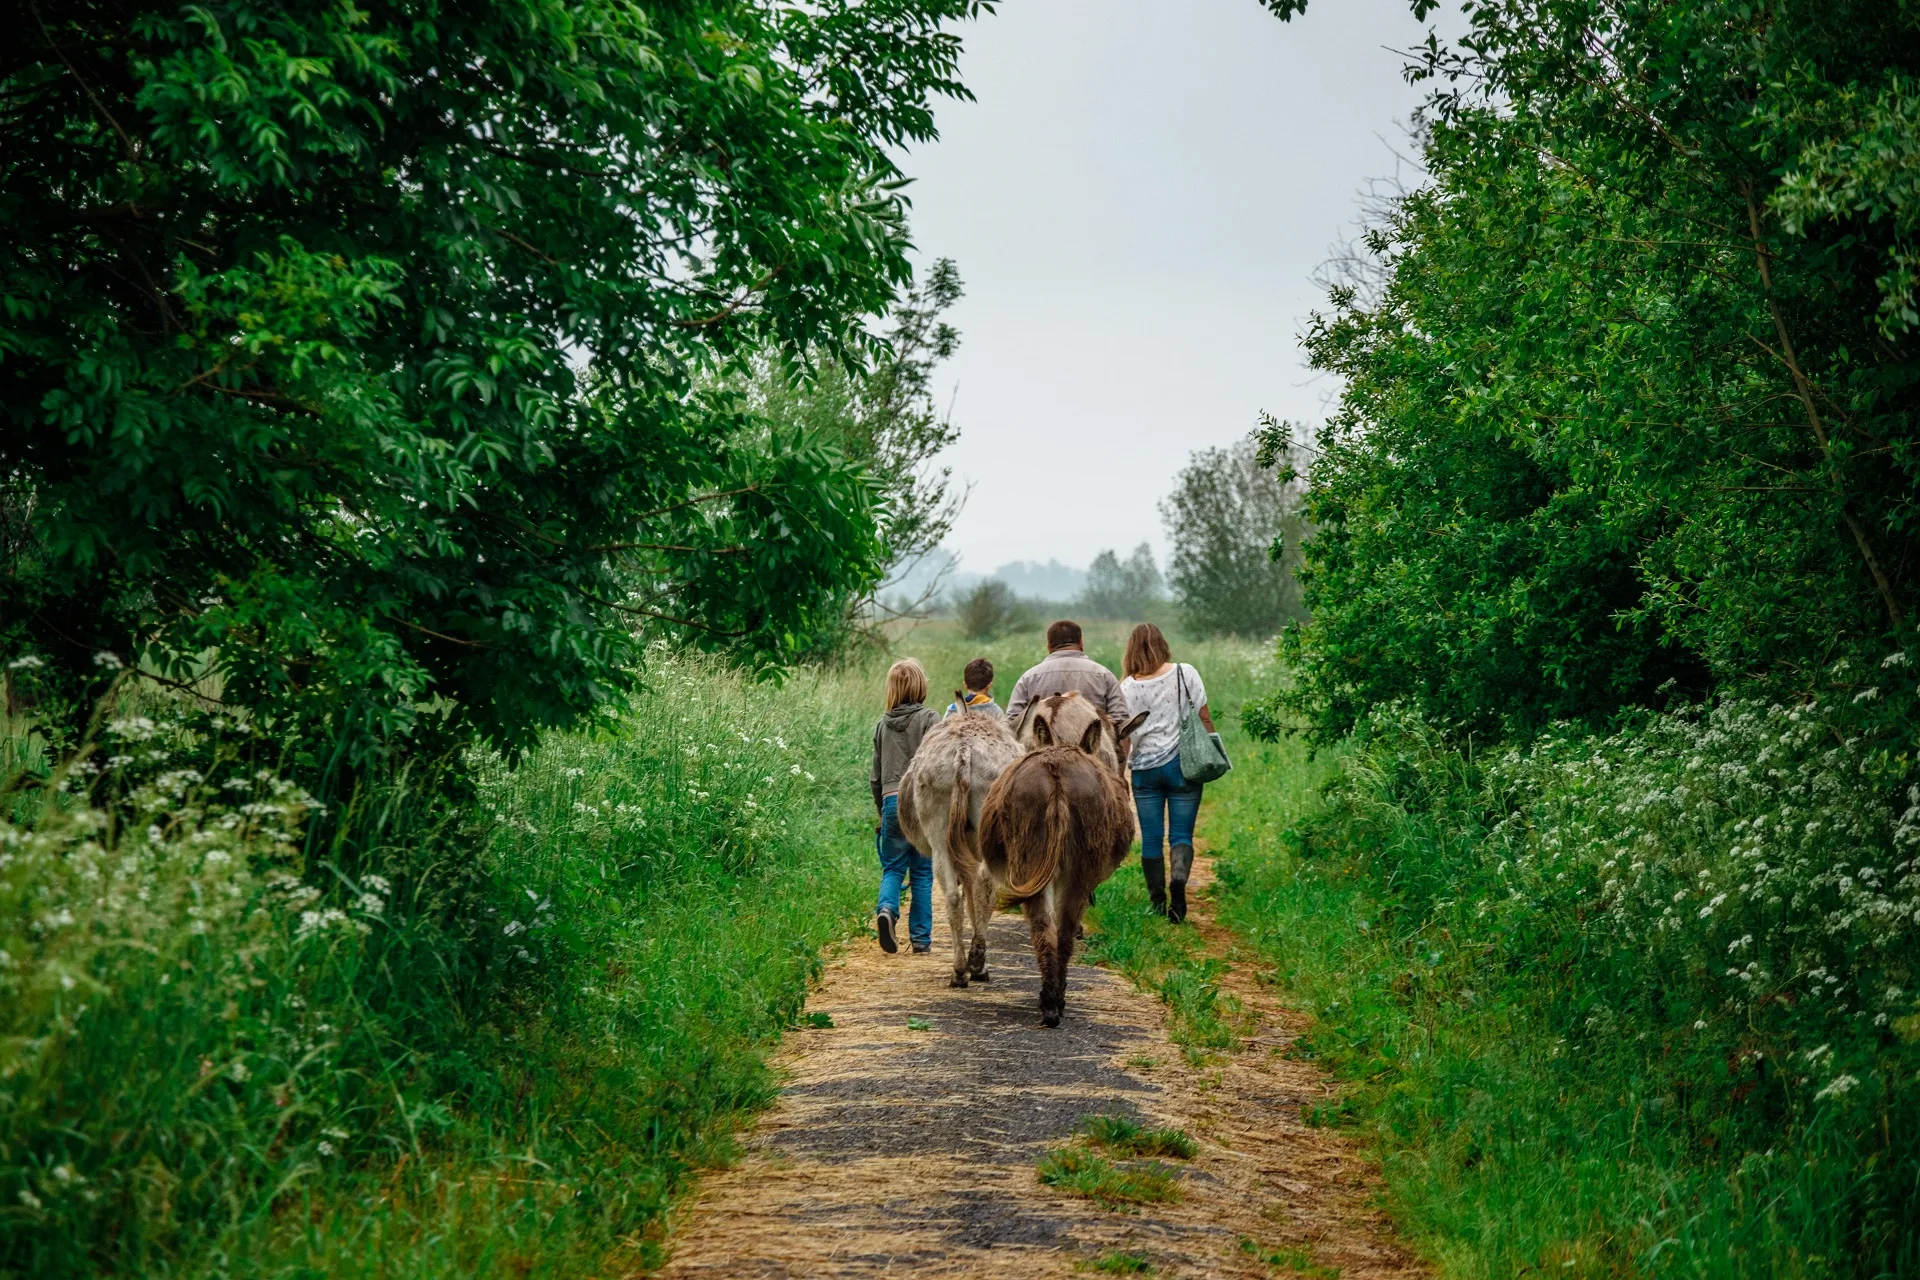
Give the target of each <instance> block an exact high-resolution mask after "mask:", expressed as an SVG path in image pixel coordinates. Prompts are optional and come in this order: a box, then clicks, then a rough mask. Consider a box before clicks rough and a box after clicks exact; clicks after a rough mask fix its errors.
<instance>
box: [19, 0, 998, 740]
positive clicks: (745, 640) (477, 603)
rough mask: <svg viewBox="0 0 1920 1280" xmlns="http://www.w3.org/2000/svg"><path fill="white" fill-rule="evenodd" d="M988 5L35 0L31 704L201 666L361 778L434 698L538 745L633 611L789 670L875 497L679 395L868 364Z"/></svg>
mask: <svg viewBox="0 0 1920 1280" xmlns="http://www.w3.org/2000/svg"><path fill="white" fill-rule="evenodd" d="M989 8H990V5H988V4H986V3H984V2H982V0H901V2H900V3H894V4H888V5H884V6H880V5H872V4H861V3H855V2H854V0H827V2H826V3H823V4H817V5H809V6H805V7H792V6H785V7H769V6H765V5H759V4H751V3H746V2H745V0H699V2H698V3H693V4H687V5H677V6H664V7H663V6H642V5H640V4H638V3H636V2H635V0H520V2H519V3H513V4H506V5H466V6H456V7H454V8H451V9H449V8H446V7H444V6H439V5H432V4H426V3H417V2H415V0H402V3H399V4H397V5H392V6H386V7H380V6H376V7H373V8H371V9H366V8H356V7H354V6H352V5H344V4H336V3H332V2H331V0H299V2H297V3H293V4H260V3H255V2H254V0H216V2H215V3H211V4H207V5H195V6H189V7H185V8H183V7H180V6H178V5H173V4H158V3H150V2H148V3H135V4H131V5H127V4H106V3H97V2H93V0H84V2H82V3H76V4H66V5H59V6H38V7H36V6H29V11H30V12H31V14H32V19H31V21H27V20H23V21H22V22H21V23H20V24H18V26H19V30H18V32H17V35H18V38H17V39H15V40H13V41H11V42H10V43H9V45H8V48H7V51H6V52H5V53H4V54H0V98H4V101H5V103H6V106H5V109H4V112H3V113H0V220H4V221H5V223H6V224H7V227H8V231H9V234H8V236H7V238H6V242H5V245H4V247H3V248H0V281H3V282H4V283H0V290H3V291H4V293H5V295H6V299H7V304H6V308H5V318H4V321H3V322H0V362H3V366H4V370H5V382H4V392H3V393H0V396H3V397H4V398H3V400H0V404H3V405H4V409H3V410H0V412H4V415H5V422H6V428H5V430H4V431H0V509H3V510H4V515H0V530H4V536H5V544H4V550H5V552H6V556H5V560H4V562H0V651H4V652H8V653H12V654H18V653H22V652H30V653H31V654H33V655H37V656H39V657H41V658H43V659H44V660H45V662H46V663H47V670H46V671H45V672H44V673H43V676H44V678H45V680H46V681H47V683H48V684H49V686H50V687H51V693H50V694H49V697H50V698H53V699H54V701H49V702H47V703H45V704H44V707H46V708H51V707H53V706H55V705H60V706H65V707H68V708H84V707H85V706H86V705H87V704H88V702H89V700H90V698H91V697H92V696H93V695H94V694H95V693H97V692H98V690H99V688H100V687H101V685H102V683H103V681H102V679H101V678H99V673H98V672H96V671H95V669H94V668H93V667H92V666H91V662H92V658H93V655H94V654H95V653H96V652H99V651H103V650H104V651H108V652H111V653H115V654H118V655H121V656H122V657H123V658H125V657H129V656H132V655H138V656H139V658H140V659H141V660H142V661H143V662H144V663H146V664H147V665H148V666H149V667H150V668H151V669H152V670H154V671H155V672H157V673H158V674H160V675H162V676H164V677H165V678H168V679H173V680H198V679H200V678H201V677H203V676H205V675H207V674H208V672H207V671H206V669H205V665H204V664H205V662H206V661H207V660H208V659H209V658H211V661H212V664H213V669H214V672H213V673H214V674H215V675H216V676H217V678H218V680H219V682H220V684H221V688H222V695H221V696H223V697H224V698H225V699H227V700H228V701H229V702H231V703H235V704H238V705H240V706H243V707H246V708H250V709H252V710H254V711H255V712H256V713H257V714H259V715H262V716H265V717H267V718H268V719H269V720H271V721H272V722H273V723H274V724H275V725H277V726H281V727H282V728H283V729H284V728H290V727H296V726H297V727H300V729H301V731H302V732H310V731H315V730H317V729H321V728H323V729H324V736H325V737H326V738H327V739H328V740H329V741H330V742H332V743H334V744H335V745H334V746H333V747H331V748H329V750H331V751H337V752H344V753H346V756H347V758H348V759H350V760H351V759H365V758H367V757H368V756H369V754H370V753H372V752H374V751H375V750H376V748H377V747H378V746H379V744H381V743H382V742H384V741H389V740H391V739H392V738H393V737H394V736H395V735H401V734H405V733H407V732H409V731H410V730H411V729H412V728H413V727H414V726H415V724H416V722H417V720H418V717H419V709H420V708H421V707H423V706H432V707H434V708H436V709H437V711H438V712H439V713H440V714H443V715H451V717H452V720H453V724H454V726H455V727H456V728H466V727H471V728H474V729H478V730H480V731H481V732H483V733H486V734H489V735H492V736H494V737H495V738H497V739H498V740H500V741H501V742H503V743H524V742H526V741H528V740H529V739H530V735H531V734H532V732H533V731H534V730H535V729H537V728H538V727H539V726H541V725H549V724H565V723H568V722H571V721H574V720H577V719H578V718H580V717H581V716H583V715H586V714H589V713H591V712H592V711H593V710H594V709H595V708H598V707H602V706H605V705H607V704H609V703H610V701H611V700H613V699H615V698H616V697H617V696H618V695H619V694H620V693H621V692H622V690H624V689H625V688H626V687H627V686H628V684H629V683H630V681H631V679H632V672H633V670H634V659H635V657H636V653H637V644H638V642H639V640H640V639H641V638H644V637H646V636H650V635H652V636H666V637H670V638H674V639H676V640H679V641H684V642H687V643H692V644H696V645H700V646H705V647H711V648H715V649H720V650H724V651H727V652H729V653H731V654H735V655H737V656H738V657H740V658H741V659H743V660H745V661H747V662H749V663H752V664H769V663H779V662H782V661H784V660H786V659H787V658H789V657H790V656H792V655H793V654H794V653H796V652H798V651H799V650H800V649H802V648H804V647H805V645H806V644H807V642H808V638H809V636H810V634H811V633H812V632H814V631H815V630H816V629H818V628H819V627H821V626H832V625H837V624H838V621H839V619H840V618H841V616H842V614H843V606H844V601H845V600H846V599H847V598H848V597H849V596H851V595H857V594H859V593H861V592H863V591H865V590H866V589H867V588H868V586H869V585H870V584H871V582H872V580H873V577H874V575H875V573H876V572H877V571H878V568H879V565H880V562H881V561H882V560H883V559H884V552H883V549H882V547H881V546H880V543H879V541H878V539H877V537H876V531H875V505H876V494H875V492H874V489H873V487H872V483H871V482H870V480H869V479H868V478H867V476H866V475H864V474H863V473H862V471H861V469H860V468H859V467H858V466H857V465H855V464H853V463H852V462H850V461H849V460H848V459H847V458H846V457H845V456H844V455H843V454H842V453H841V452H839V451H838V450H836V449H835V448H832V447H830V446H829V444H828V443H826V442H823V441H822V440H820V439H819V438H817V437H814V436H810V435H808V434H806V433H802V432H792V431H786V430H776V429H769V428H768V427H767V426H766V425H765V424H762V423H759V422H756V421H755V420H754V419H753V418H752V417H751V416H750V415H748V414H746V413H745V412H743V411H742V408H741V407H740V406H739V405H738V404H737V403H732V402H730V401H729V400H728V398H726V397H724V396H716V395H707V394H699V393H697V392H696V390H695V387H694V377H695V375H696V374H697V373H699V372H700V371H702V370H708V369H712V368H714V367H716V366H717V365H718V364H719V363H720V362H723V361H726V360H729V359H734V358H738V357H740V356H741V355H742V354H743V353H746V352H750V351H753V350H756V349H760V348H762V347H765V346H767V345H774V346H778V347H780V348H782V349H784V350H788V351H793V352H799V351H805V350H821V351H825V352H828V353H830V354H832V355H834V356H840V355H843V354H844V355H848V356H852V357H856V358H857V357H858V356H859V354H860V353H861V351H862V350H863V349H865V348H866V347H867V346H868V344H869V341H870V339H869V335H868V332H867V330H866V328H865V327H864V323H863V320H862V317H864V316H868V315H873V314H878V313H881V312H883V311H884V310H885V309H886V308H887V306H888V305H889V304H890V303H891V302H892V300H893V299H894V297H895V295H896V291H897V290H898V288H899V287H900V286H901V285H902V284H903V283H904V282H905V281H906V280H907V279H908V275H909V269H908V262H907V257H906V249H907V240H906V234H905V229H904V223H903V213H904V201H903V198H902V196H901V195H900V193H899V190H898V183H897V181H896V176H897V175H896V173H895V170H894V168H893V165H892V163H891V161H890V160H889V159H888V156H889V154H890V149H891V148H895V147H897V146H899V145H900V144H903V143H905V142H909V141H924V140H926V139H928V138H930V137H932V136H933V125H932V117H931V114H930V105H929V104H930V101H931V99H932V98H933V97H935V96H940V95H947V96H953V95H961V94H964V90H963V89H962V88H961V86H960V85H959V83H958V82H957V80H956V79H955V78H954V67H955V62H956V59H957V57H958V47H959V46H958V39H957V37H956V36H954V35H953V34H951V33H950V32H948V31H946V30H944V29H943V24H945V23H946V22H947V21H948V20H950V19H954V18H960V17H964V16H968V15H971V14H975V13H978V12H982V11H985V10H987V9H989ZM583 359H584V360H587V361H590V364H589V366H588V367H587V368H586V369H585V370H584V371H583V370H582V368H581V367H580V363H579V362H580V361H582V360H583ZM76 714H79V715H82V716H83V714H84V713H83V712H76ZM325 763H326V761H325V759H324V758H322V759H319V760H318V761H317V762H316V763H314V764H311V765H309V766H308V768H309V769H311V770H314V771H317V770H318V769H319V768H321V767H323V766H324V765H325Z"/></svg>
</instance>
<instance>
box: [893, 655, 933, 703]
mask: <svg viewBox="0 0 1920 1280" xmlns="http://www.w3.org/2000/svg"><path fill="white" fill-rule="evenodd" d="M926 700H927V669H926V668H925V667H923V666H921V665H920V663H919V661H918V660H917V659H914V658H902V659H900V661H898V662H896V663H894V664H893V665H892V666H890V667H888V668H887V710H889V711H891V710H893V709H894V708H895V707H897V706H899V705H900V704H901V703H903V702H925V701H926Z"/></svg>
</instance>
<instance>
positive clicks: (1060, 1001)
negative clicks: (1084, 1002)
mask: <svg viewBox="0 0 1920 1280" xmlns="http://www.w3.org/2000/svg"><path fill="white" fill-rule="evenodd" d="M1053 896H1054V891H1053V887H1052V886H1051V885H1049V886H1048V887H1047V889H1046V891H1045V892H1043V893H1041V894H1040V895H1039V896H1038V897H1035V898H1029V899H1027V903H1026V912H1027V931H1028V932H1029V933H1030V934H1032V935H1033V962H1034V965H1035V966H1036V967H1037V968H1038V969H1039V970H1040V1025H1041V1026H1043V1027H1057V1026H1059V1025H1060V1015H1061V1014H1062V1013H1063V1012H1065V1010H1066V1007H1067V982H1066V966H1065V965H1064V964H1062V963H1061V960H1060V927H1059V926H1060V920H1059V913H1058V912H1056V911H1055V910H1054V901H1053ZM1067 945H1068V946H1069V947H1071V946H1072V945H1073V935H1072V934H1071V933H1069V934H1068V935H1067Z"/></svg>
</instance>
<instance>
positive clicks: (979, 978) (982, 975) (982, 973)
mask: <svg viewBox="0 0 1920 1280" xmlns="http://www.w3.org/2000/svg"><path fill="white" fill-rule="evenodd" d="M973 980H974V981H975V982H992V981H993V975H992V974H990V973H988V972H987V971H986V970H985V969H975V970H974V971H973Z"/></svg>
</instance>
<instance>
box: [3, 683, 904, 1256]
mask: <svg viewBox="0 0 1920 1280" xmlns="http://www.w3.org/2000/svg"><path fill="white" fill-rule="evenodd" d="M650 674H651V681H652V686H651V690H650V692H649V693H648V694H647V695H646V696H645V697H643V698H642V699H640V700H639V701H638V703H637V704H636V705H635V707H634V708H633V710H632V712H631V713H630V714H628V715H627V716H625V717H624V718H623V719H622V720H621V721H620V722H619V723H618V725H617V726H613V727H610V728H608V729H605V730H603V731H601V732H597V733H593V734H575V735H554V736H552V737H551V738H549V739H548V740H547V741H546V742H545V743H544V744H543V745H541V746H540V747H539V748H538V749H537V750H535V751H534V752H532V753H531V754H530V756H529V757H528V758H527V759H525V760H523V761H521V762H520V763H519V764H518V766H517V767H515V768H509V767H508V766H507V763H506V762H505V761H503V760H501V759H499V758H497V757H493V756H487V755H474V756H470V757H469V758H468V759H467V760H466V761H464V762H461V763H460V764H459V766H458V767H457V768H456V767H453V765H452V763H451V762H449V764H448V766H447V772H446V773H445V774H444V775H443V776H440V777H435V776H432V771H431V770H430V769H426V768H424V766H422V765H421V764H419V763H418V762H416V763H415V764H414V765H413V766H412V767H411V768H410V769H409V770H408V771H406V772H401V773H396V774H395V775H393V776H389V777H385V778H380V779H371V780H366V781H364V782H363V784H362V785H361V787H360V788H359V789H358V790H357V791H356V792H355V793H353V794H352V795H351V796H349V797H347V798H346V799H345V800H343V801H342V802H341V804H342V808H343V810H344V812H342V813H340V814H335V815H332V817H333V818H334V819H335V821H334V822H333V823H332V824H331V825H330V828H329V829H330V830H333V831H334V832H335V833H336V837H335V838H334V839H331V840H329V841H328V842H327V843H326V844H325V845H324V847H318V848H307V847H306V846H305V845H304V844H303V843H302V842H301V841H299V840H298V839H297V832H296V830H295V827H296V825H297V823H298V822H299V820H300V819H301V818H302V817H303V816H305V812H304V811H305V809H306V807H307V805H308V804H309V802H308V801H307V799H306V798H305V797H304V796H301V795H300V794H298V793H297V791H293V790H291V789H289V788H287V787H286V786H285V784H283V783H278V782H276V781H275V780H274V777H273V774H272V773H271V771H262V770H259V769H255V768H252V767H249V766H248V762H247V761H246V760H244V759H243V758H242V756H243V755H244V752H236V751H234V750H230V749H225V748H221V747H220V746H219V745H218V744H217V742H216V741H215V740H214V738H215V735H212V734H210V733H209V731H208V725H207V724H206V721H205V717H204V716H200V717H197V718H196V716H194V715H192V714H188V713H186V712H183V713H182V715H181V717H180V718H179V720H178V722H177V723H174V722H169V721H167V720H166V718H165V716H164V715H159V716H157V717H139V718H137V722H135V723H126V724H121V725H118V726H116V727H115V729H114V730H113V731H111V732H109V733H107V734H106V735H105V736H104V738H103V741H102V742H101V744H100V749H99V750H96V751H95V752H94V753H93V756H92V757H91V758H90V759H89V760H88V761H85V762H81V763H80V764H78V765H76V766H74V767H73V768H70V769H69V770H68V772H67V774H66V775H65V776H64V777H56V776H54V775H52V774H50V773H48V772H47V771H46V770H44V769H43V770H41V771H40V773H41V777H40V782H41V785H40V786H38V787H37V788H34V789H33V790H32V791H30V792H21V791H19V790H16V792H15V793H14V795H13V798H12V800H11V801H10V807H9V816H8V818H7V820H6V822H5V823H4V825H0V875H4V877H5V879H4V881H3V882H0V947H4V950H5V956H4V959H3V960H0V995H3V996H4V1001H3V1002H0V1025H3V1027H4V1035H5V1036H6V1039H5V1041H4V1045H3V1046H0V1090H3V1091H4V1093H3V1094H0V1105H3V1107H4V1110H0V1272H4V1273H5V1274H8V1275H19V1276H54V1275H79V1274H132V1275H214V1274H219V1275H232V1276H252V1275H259V1276H265V1275H329V1276H360V1275H365V1276H375V1275H378V1276H401V1277H405V1276H428V1275H432V1276H461V1275H474V1276H479V1275H497V1274H502V1273H515V1274H528V1273H538V1274H541V1275H546V1276H568V1275H592V1274H604V1273H605V1272H607V1271H609V1270H631V1269H634V1268H636V1267H640V1266H644V1265H646V1264H648V1263H650V1262H651V1261H653V1260H655V1258H656V1257H657V1255H658V1243H657V1242H658V1236H659V1231H660V1223H661V1220H662V1214H663V1212H664V1210H665V1208H666V1207H667V1206H668V1204H669V1203H670V1201H671V1198H672V1197H673V1195H674V1194H675V1193H676V1192H677V1191H678V1190H679V1189H680V1188H681V1187H682V1186H683V1185H684V1183H685V1180H686V1178H687V1176H688V1174H689V1172H690V1171H691V1170H693V1169H695V1168H697V1167H698V1166H700V1165H702V1164H705V1163H709V1162H711V1161H713V1160H715V1159H718V1158H721V1157H722V1156H723V1155H724V1151H725V1148H726V1145H727V1142H728V1135H729V1133H730V1131H731V1129H732V1127H733V1126H734V1125H735V1124H736V1123H737V1122H738V1120H739V1119H740V1118H741V1117H743V1116H744V1115H745V1114H747V1113H748V1112H750V1110H751V1109H752V1108H754V1107H757V1106H760V1105H762V1104H764V1103H765V1102H766V1101H767V1100H768V1099H769V1098H770V1097H771V1092H772V1088H773V1083H772V1081H771V1080H770V1079H769V1077H768V1074H767V1072H766V1069H765V1067H764V1064H763V1056H764V1053H763V1051H764V1048H765V1046H766V1045H767V1044H768V1043H769V1041H770V1040H771V1039H772V1038H773V1037H775V1036H777V1035H778V1034H779V1033H780V1032H781V1031H782V1029H783V1028H785V1027H786V1026H787V1025H788V1024H789V1023H790V1022H791V1021H792V1019H793V1016H794V1014H795V1013H796V1012H797V1010H798V1009H799V1007H800V1004H801V1002H802V1000H803V999H804V996H805V992H806V988H807V985H808V983H809V982H810V981H811V980H812V979H813V978H814V977H815V976H816V975H817V974H818V972H819V964H820V958H819V957H820V954H821V949H822V947H823V946H824V945H826V944H827V943H829V942H831V941H832V940H834V939H835V938H838V937H840V936H843V935H844V934H845V933H846V932H847V931H848V930H849V929H850V928H853V927H856V922H857V921H858V920H859V918H860V917H861V916H862V915H863V914H864V910H865V905H866V902H867V899H868V897H869V895H870V893H871V881H872V869H871V867H870V865H869V864H870V863H871V860H872V843H871V826H870V821H871V820H870V816H869V814H870V805H869V802H868V800H867V799H866V787H865V782H864V778H865V770H866V759H865V748H866V730H867V728H868V725H869V723H870V720H869V717H868V713H867V708H865V707H864V706H861V705H860V702H861V700H862V695H863V694H864V693H865V686H866V684H867V683H868V682H869V679H868V674H869V673H866V672H864V671H862V672H849V673H846V674H844V675H841V676H828V677H814V676H803V677H799V678H796V679H794V680H793V681H791V682H790V683H789V684H787V685H786V686H785V687H783V688H775V687H772V686H768V685H757V684H752V683H749V682H746V681H743V680H742V679H740V678H739V677H738V676H736V675H734V674H732V673H730V672H727V671H724V670H721V669H719V668H717V667H714V666H712V665H709V664H707V663H704V662H700V661H694V660H687V659H679V658H674V657H671V656H669V655H666V654H656V655H654V662H653V665H652V667H651V671H650ZM95 762H98V768H97V770H96V768H95ZM31 780H32V777H31V774H30V776H29V781H31ZM63 786H64V790H62V789H60V788H62V787H63ZM29 801H31V802H29Z"/></svg>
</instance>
